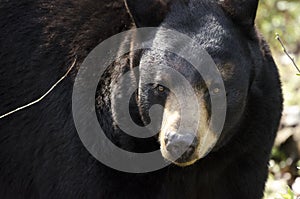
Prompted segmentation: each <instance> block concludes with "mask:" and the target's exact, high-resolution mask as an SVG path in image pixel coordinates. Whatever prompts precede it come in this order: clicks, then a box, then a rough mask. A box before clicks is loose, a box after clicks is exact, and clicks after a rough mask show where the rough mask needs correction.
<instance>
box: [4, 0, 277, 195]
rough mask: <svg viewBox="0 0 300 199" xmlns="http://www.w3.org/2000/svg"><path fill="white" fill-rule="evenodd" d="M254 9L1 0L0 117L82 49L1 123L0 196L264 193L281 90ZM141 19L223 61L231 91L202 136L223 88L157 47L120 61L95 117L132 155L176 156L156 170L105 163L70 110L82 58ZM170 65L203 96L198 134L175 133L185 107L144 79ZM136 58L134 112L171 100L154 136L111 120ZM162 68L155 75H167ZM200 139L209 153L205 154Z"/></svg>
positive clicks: (164, 0)
mask: <svg viewBox="0 0 300 199" xmlns="http://www.w3.org/2000/svg"><path fill="white" fill-rule="evenodd" d="M257 6H258V0H248V1H246V0H201V1H196V0H148V1H143V0H126V1H125V2H123V1H121V0H114V1H108V0H102V1H96V0H78V1H69V0H54V1H51V2H50V1H43V0H28V1H17V0H10V1H3V2H1V3H0V13H1V14H0V27H1V32H0V49H1V51H0V65H1V68H0V99H1V103H0V115H2V114H5V113H7V112H9V111H11V110H13V109H15V108H17V107H21V106H22V105H24V104H27V103H30V102H32V101H33V100H35V99H37V98H39V97H40V96H41V95H43V94H44V93H45V92H46V91H47V89H49V87H51V85H53V84H54V83H55V82H56V81H57V79H58V78H59V77H60V76H62V75H63V74H64V73H65V71H66V70H67V69H68V67H69V66H70V65H71V63H72V62H73V61H74V57H75V56H76V57H77V61H76V67H75V69H74V70H72V72H71V73H70V74H69V75H68V76H67V78H66V79H65V80H64V81H62V82H61V83H60V84H58V85H57V87H56V88H55V89H54V90H52V92H50V93H49V95H47V96H46V97H45V98H44V99H43V100H42V101H40V102H39V103H37V104H34V105H32V106H29V107H27V108H26V109H23V110H20V111H18V112H15V113H14V114H11V115H8V116H6V117H3V118H1V119H0V164H1V166H0V174H1V175H0V197H1V198H130V199H131V198H139V199H141V198H172V199H173V198H207V199H218V198H228V199H233V198H234V199H235V198H244V199H259V198H262V197H263V191H264V186H265V181H266V178H267V174H268V160H269V155H270V151H271V148H272V145H273V141H274V138H275V136H276V131H277V128H278V124H279V120H280V116H281V110H282V95H281V85H280V81H279V76H278V72H277V68H276V65H275V63H274V61H273V58H272V56H271V52H270V50H269V48H268V45H267V44H266V42H265V41H264V39H263V38H262V37H261V36H260V34H259V33H258V31H257V30H256V28H255V25H254V21H255V16H256V10H257ZM135 26H136V27H160V28H167V29H173V30H176V31H178V32H181V33H183V34H185V35H188V36H189V37H190V38H192V39H193V41H196V42H197V45H199V46H201V47H202V48H203V49H204V50H206V51H207V52H208V53H209V55H210V56H211V57H212V59H213V61H214V62H215V64H216V65H217V67H218V69H219V71H220V74H221V75H222V78H223V81H224V86H225V91H226V93H225V95H226V99H227V100H226V102H227V103H226V107H227V109H226V119H225V124H224V128H223V129H222V133H221V135H220V137H218V139H217V140H213V141H212V142H209V143H208V144H207V143H203V142H202V134H201V133H202V132H201V131H202V130H203V131H204V130H205V129H206V130H207V129H209V128H210V126H209V125H208V123H209V122H210V121H211V120H212V118H211V117H212V114H211V112H212V108H213V107H212V106H211V99H212V98H213V97H214V96H212V95H214V94H213V93H210V92H208V90H212V91H213V92H214V93H215V94H216V95H218V93H219V92H220V90H222V89H220V85H219V84H214V83H213V80H212V81H211V82H210V83H208V82H205V81H204V77H202V76H201V74H199V73H198V72H197V71H195V70H194V69H193V67H192V66H191V64H190V63H189V62H187V61H186V60H183V59H181V58H180V57H178V56H176V55H174V54H172V53H170V52H164V51H161V50H152V49H148V50H139V51H136V52H132V53H130V54H126V55H124V56H122V57H121V58H120V60H117V61H116V62H115V63H113V64H112V65H111V66H110V67H109V68H108V69H107V70H106V72H105V74H104V75H103V76H102V79H101V80H100V81H99V84H98V89H97V93H96V94H95V100H96V104H95V107H96V109H97V116H98V120H99V123H100V124H101V126H102V128H103V129H104V131H105V134H106V135H107V137H108V138H109V139H110V140H111V141H112V142H113V143H114V144H115V145H117V146H118V147H120V148H123V149H125V150H127V151H133V152H136V153H145V152H149V151H154V150H157V149H160V151H161V156H162V157H163V158H164V159H166V162H171V163H172V164H169V165H168V166H166V167H164V168H162V169H160V170H157V171H153V172H148V173H126V172H122V171H118V170H115V169H113V168H110V167H108V166H106V165H104V164H103V163H101V162H99V161H97V159H96V158H95V157H93V156H92V155H91V154H90V153H89V151H88V150H87V149H86V148H85V147H84V145H83V143H82V142H81V140H80V138H79V136H78V134H77V130H76V128H75V124H74V120H73V116H72V89H73V85H74V81H75V78H76V73H77V71H78V70H79V68H80V65H81V63H82V62H83V60H84V59H85V58H86V56H87V55H88V54H89V52H90V51H91V50H92V49H93V48H95V47H96V46H97V45H98V44H99V43H101V42H102V41H103V40H105V39H107V38H108V37H110V36H112V35H115V34H117V33H120V32H122V31H124V30H128V29H131V28H134V27H135ZM167 37H168V35H164V34H159V30H158V32H157V35H156V36H155V41H156V44H160V45H165V44H164V42H165V40H167ZM133 38H134V37H133ZM186 45H187V46H190V47H191V49H192V48H193V44H192V43H191V44H186ZM120 48H122V46H120ZM162 61H163V62H164V64H166V65H168V67H170V68H173V69H175V70H177V71H179V72H180V73H181V74H182V75H183V76H184V77H185V78H186V79H187V80H188V81H189V82H190V84H191V86H192V87H193V89H194V90H195V93H196V97H197V99H199V101H200V102H201V104H200V105H199V107H200V113H201V119H198V118H196V120H199V126H201V128H200V130H199V131H198V132H185V133H182V132H179V131H178V129H177V126H178V123H180V121H181V115H180V114H181V112H184V110H179V109H178V103H177V100H176V97H175V96H174V95H173V94H172V92H171V91H170V90H169V88H167V87H165V86H164V85H159V84H148V83H147V82H144V81H145V79H147V78H148V76H150V75H149V74H148V73H147V71H148V70H147V66H150V65H156V64H157V65H159V64H161V63H162ZM131 66H133V68H138V69H139V72H138V73H137V74H136V75H137V78H136V79H137V81H138V84H139V88H138V90H137V91H136V92H135V93H134V94H133V96H132V99H131V101H130V104H129V108H130V114H131V116H132V119H133V120H134V121H135V122H136V123H137V124H138V125H140V126H146V125H147V124H148V123H150V122H151V119H152V118H150V116H149V114H150V113H149V111H150V108H151V106H152V105H155V104H160V105H163V106H164V109H163V110H162V113H161V114H162V120H163V123H164V125H162V127H161V130H160V132H159V134H158V135H154V136H152V137H150V138H147V139H140V138H135V137H133V136H130V135H128V134H126V133H125V132H122V130H120V129H119V128H118V126H117V125H114V119H115V118H114V117H117V116H118V113H115V112H114V110H116V109H117V106H118V104H116V103H114V102H115V98H116V95H115V92H114V91H113V90H112V86H111V85H112V82H114V81H115V80H116V79H118V78H119V77H120V75H122V74H124V73H125V72H126V71H129V70H131V69H133V68H131ZM154 72H157V73H155V74H156V75H157V76H156V77H154V78H156V79H159V78H166V77H168V74H164V73H163V71H154ZM152 75H153V74H152ZM177 84H178V82H177ZM179 84H180V82H179ZM192 105H193V106H194V104H192ZM195 106H196V105H195ZM190 117H191V119H195V118H193V115H192V116H190ZM206 145H207V146H206ZM203 147H204V148H205V151H204V153H205V152H209V153H208V154H202V153H201V154H200V150H201V149H202V148H203ZM108 150H109V149H108ZM101 152H103V153H105V152H106V151H101ZM108 152H109V151H108ZM106 153H107V152H106ZM178 156H179V157H178Z"/></svg>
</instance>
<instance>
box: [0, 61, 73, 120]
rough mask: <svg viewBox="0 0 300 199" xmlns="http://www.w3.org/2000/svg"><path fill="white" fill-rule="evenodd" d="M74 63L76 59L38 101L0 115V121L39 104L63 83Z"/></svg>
mask: <svg viewBox="0 0 300 199" xmlns="http://www.w3.org/2000/svg"><path fill="white" fill-rule="evenodd" d="M76 61H77V58H76V57H75V60H74V62H73V64H72V65H71V66H70V68H69V69H68V71H67V72H66V73H65V74H64V76H62V77H61V78H60V79H59V80H58V81H57V82H56V83H55V84H54V85H53V86H52V87H51V88H50V89H49V90H48V91H47V92H46V93H45V94H44V95H42V96H41V97H39V98H38V99H36V100H34V101H32V102H30V103H29V104H26V105H24V106H21V107H19V108H16V109H14V110H12V111H10V112H8V113H5V114H4V115H0V119H3V118H5V117H7V116H9V115H11V114H13V113H16V112H18V111H20V110H23V109H25V108H28V107H30V106H33V105H34V104H37V103H39V102H40V101H42V100H43V99H44V98H45V97H46V96H47V95H48V94H49V93H50V92H51V91H52V90H53V89H54V88H55V87H56V86H57V85H58V84H59V83H60V82H61V81H63V80H64V79H65V78H66V77H67V76H68V74H69V73H70V72H71V70H72V69H73V68H74V66H75V64H76Z"/></svg>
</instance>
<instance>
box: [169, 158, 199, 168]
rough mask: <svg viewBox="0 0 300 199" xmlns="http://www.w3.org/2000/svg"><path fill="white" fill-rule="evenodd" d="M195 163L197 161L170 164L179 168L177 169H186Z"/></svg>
mask: <svg viewBox="0 0 300 199" xmlns="http://www.w3.org/2000/svg"><path fill="white" fill-rule="evenodd" d="M195 162H197V159H195V160H192V161H189V162H176V161H175V162H172V163H173V164H175V165H176V166H179V167H188V166H191V165H193V164H194V163H195Z"/></svg>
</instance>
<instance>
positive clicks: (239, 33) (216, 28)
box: [127, 0, 260, 166]
mask: <svg viewBox="0 0 300 199" xmlns="http://www.w3.org/2000/svg"><path fill="white" fill-rule="evenodd" d="M148 2H149V4H151V5H148V6H149V7H148V8H145V5H143V6H142V5H139V1H129V0H128V1H127V6H128V8H129V10H130V11H131V14H132V16H133V18H134V19H135V21H136V24H137V25H138V26H153V25H156V26H160V27H164V28H169V29H174V30H176V31H178V32H181V33H184V34H186V35H188V36H189V37H190V38H192V39H193V40H194V41H195V42H197V45H200V46H201V47H202V48H203V49H204V50H206V51H207V52H208V53H209V55H210V56H211V57H212V59H213V61H214V62H215V64H216V66H217V68H218V70H219V72H220V74H221V77H222V79H223V83H224V86H225V92H226V101H225V103H226V104H225V106H224V107H225V108H226V120H225V124H224V127H223V130H222V133H221V136H220V137H219V136H217V135H216V132H214V124H212V126H209V124H210V121H211V95H216V96H217V95H219V92H220V91H221V88H222V86H221V83H220V82H218V81H216V79H214V78H213V77H211V78H208V79H209V81H204V79H203V77H202V76H201V75H202V74H199V72H198V71H197V70H196V69H195V68H194V67H193V66H192V65H191V64H190V63H188V62H187V61H186V60H184V59H183V58H180V57H179V56H177V55H175V54H172V53H170V52H164V51H161V50H157V48H155V45H164V42H165V41H166V37H168V35H165V34H161V33H160V31H157V34H156V37H155V42H154V46H153V47H154V48H153V49H151V50H146V51H144V52H143V54H142V56H141V60H140V65H139V70H140V78H139V91H138V105H139V109H140V113H141V116H142V119H143V121H144V123H145V124H149V123H150V122H151V119H150V116H149V110H151V107H152V106H153V105H155V104H159V105H162V106H163V107H164V108H163V113H162V117H161V129H160V132H159V142H160V146H161V153H162V155H163V157H164V158H166V159H168V160H170V161H172V162H174V163H175V164H177V165H179V166H187V165H191V164H193V163H194V162H196V161H197V160H198V159H200V158H202V157H204V156H205V155H206V154H207V153H208V152H209V151H210V150H211V149H212V150H217V149H218V148H220V147H222V146H223V145H224V144H225V143H226V142H228V140H229V139H230V138H231V137H232V136H233V135H234V134H235V132H236V131H237V129H238V128H239V127H238V124H239V122H240V121H241V120H242V118H243V115H244V114H246V111H245V108H246V103H247V97H248V95H249V89H250V87H251V82H252V78H253V77H252V76H253V75H252V74H253V70H254V69H253V67H254V66H253V65H254V63H253V61H252V60H253V58H252V57H253V55H254V54H255V55H257V54H258V55H260V53H259V52H251V51H250V50H249V49H250V48H249V45H252V43H251V42H253V39H255V38H252V37H253V35H254V34H253V33H254V32H255V29H254V26H253V24H254V19H255V13H256V9H257V3H258V1H253V0H252V1H247V2H246V1H235V0H231V1H230V0H228V1H216V0H205V1H196V0H190V1H167V0H166V1H163V0H161V1H155V0H152V1H148ZM151 8H155V9H154V10H151ZM143 9H146V11H145V10H143ZM147 12H148V13H151V14H152V15H153V16H152V18H147V17H144V18H143V13H147ZM193 45H194V44H192V43H191V44H186V46H190V47H191V48H192V47H193ZM156 65H165V66H167V67H169V68H172V69H174V70H176V71H178V72H179V73H180V74H182V75H183V76H184V78H185V79H186V80H188V82H189V83H190V85H191V86H192V88H193V90H194V91H195V95H196V97H197V100H198V103H199V104H195V105H194V106H195V107H196V106H197V107H199V110H200V117H199V118H196V119H197V122H198V128H197V129H198V130H197V132H194V131H193V130H191V129H189V126H188V125H187V126H185V128H183V129H182V128H181V129H180V130H179V126H180V122H181V120H182V119H183V118H182V117H183V116H182V115H184V117H185V118H184V119H185V120H190V121H195V115H194V114H192V113H191V114H189V113H188V114H186V113H185V114H184V112H185V111H187V110H185V108H184V107H182V106H180V102H179V101H178V98H177V97H176V95H175V94H174V93H173V92H172V90H173V89H174V88H180V87H181V86H182V85H181V82H176V81H173V80H172V78H171V77H170V74H169V73H168V72H166V71H163V70H154V72H153V70H152V69H151V67H153V66H156ZM151 71H152V72H151ZM149 79H152V80H153V82H158V83H152V84H149V83H148V82H149ZM145 80H147V82H145ZM159 82H169V85H172V88H169V87H166V86H163V85H160V84H159ZM179 90H180V89H179ZM208 90H210V91H212V92H208ZM187 97H188V96H187ZM192 106H193V105H192ZM224 107H222V108H224ZM205 136H207V137H206V138H207V139H206V141H205V143H204V142H203V139H204V137H205Z"/></svg>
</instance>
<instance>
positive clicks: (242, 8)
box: [219, 0, 259, 30]
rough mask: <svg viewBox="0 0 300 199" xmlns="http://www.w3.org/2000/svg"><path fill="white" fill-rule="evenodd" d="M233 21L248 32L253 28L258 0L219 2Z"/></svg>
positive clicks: (224, 0) (227, 0) (221, 0)
mask: <svg viewBox="0 0 300 199" xmlns="http://www.w3.org/2000/svg"><path fill="white" fill-rule="evenodd" d="M219 2H220V4H221V5H222V7H223V9H224V10H225V12H227V13H228V14H229V15H230V16H231V18H232V19H233V21H234V22H235V23H236V24H238V25H240V26H242V28H244V29H246V30H249V29H251V28H253V27H254V21H255V17H256V11H257V7H258V2H259V0H219Z"/></svg>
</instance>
